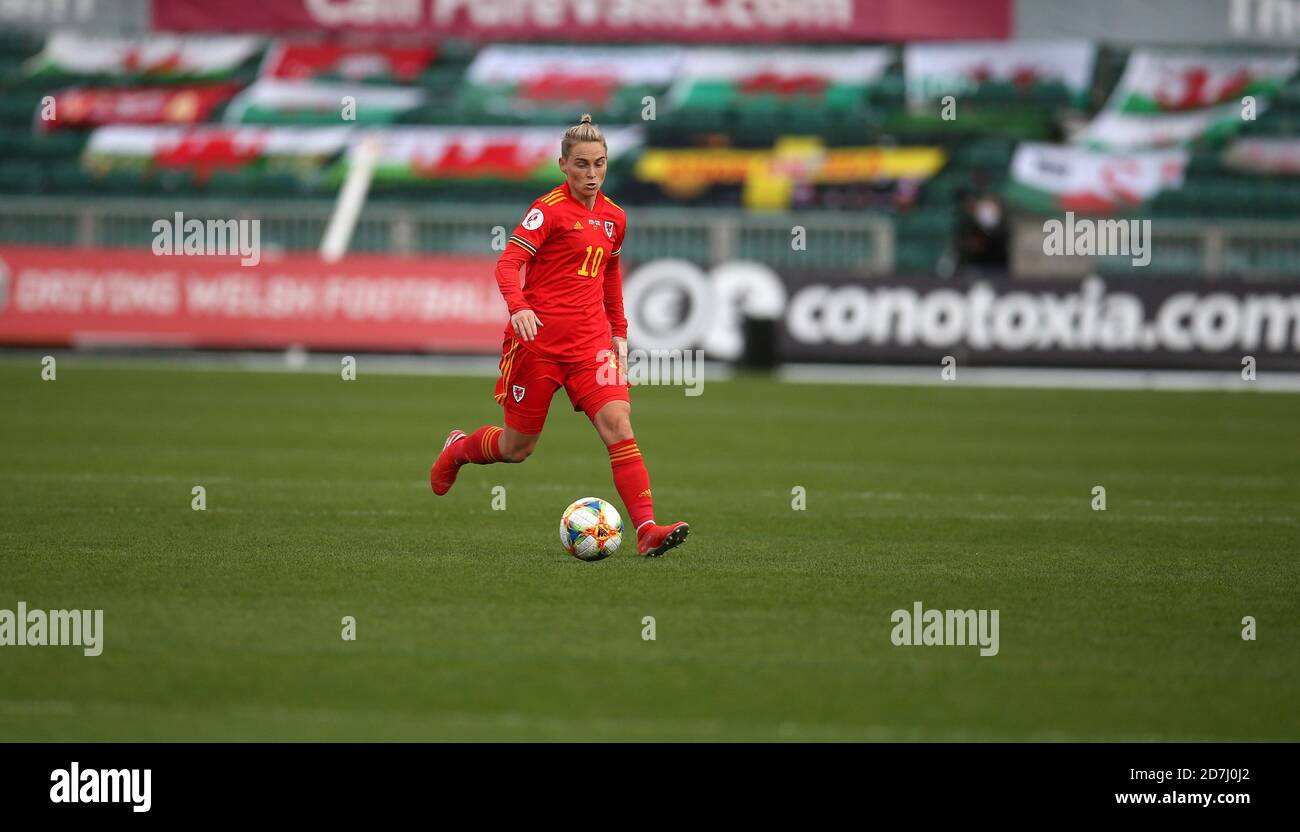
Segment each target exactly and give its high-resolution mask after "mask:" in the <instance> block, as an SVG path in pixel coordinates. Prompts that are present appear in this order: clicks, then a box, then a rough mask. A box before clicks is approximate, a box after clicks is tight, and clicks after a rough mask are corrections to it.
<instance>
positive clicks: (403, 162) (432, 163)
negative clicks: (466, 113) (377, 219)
mask: <svg viewBox="0 0 1300 832" xmlns="http://www.w3.org/2000/svg"><path fill="white" fill-rule="evenodd" d="M604 133H605V141H606V143H607V144H608V145H609V158H610V159H611V160H614V159H616V158H618V157H619V156H622V155H624V154H627V153H629V152H631V151H632V150H634V149H636V148H638V147H640V146H641V145H642V143H643V142H644V138H643V136H642V132H641V129H640V128H639V127H612V128H605V130H604ZM375 135H377V136H378V137H379V139H380V146H379V158H378V161H377V162H376V165H375V173H374V177H375V181H376V182H418V181H438V180H453V179H458V180H466V179H471V180H474V179H477V180H501V181H515V182H524V181H530V180H532V181H537V182H545V183H549V182H552V181H554V180H556V179H557V178H559V177H560V175H561V174H560V172H559V170H557V169H556V167H555V159H556V157H558V156H559V155H560V137H559V133H558V132H557V131H556V129H555V128H554V127H483V128H459V127H395V128H391V129H388V130H383V131H380V132H378V133H376V134H375ZM349 156H350V154H349ZM346 167H347V160H344V161H343V162H342V163H341V164H340V165H339V166H338V168H337V169H336V170H335V171H334V172H333V174H334V175H335V176H336V177H338V178H342V176H343V175H344V174H345V173H346Z"/></svg>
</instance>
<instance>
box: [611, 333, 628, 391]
mask: <svg viewBox="0 0 1300 832" xmlns="http://www.w3.org/2000/svg"><path fill="white" fill-rule="evenodd" d="M610 343H611V346H613V348H614V352H615V354H617V355H618V381H619V384H626V383H627V339H626V338H618V337H615V338H612V339H610Z"/></svg>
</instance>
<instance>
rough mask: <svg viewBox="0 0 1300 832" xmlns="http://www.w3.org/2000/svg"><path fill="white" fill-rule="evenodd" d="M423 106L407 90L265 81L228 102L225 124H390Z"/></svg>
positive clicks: (421, 96)
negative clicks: (409, 111)
mask: <svg viewBox="0 0 1300 832" xmlns="http://www.w3.org/2000/svg"><path fill="white" fill-rule="evenodd" d="M423 102H424V93H423V92H422V91H421V90H419V89H413V88H407V87H379V86H369V85H365V84H333V83H327V82H324V81H279V80H275V79H269V78H263V79H261V80H259V81H257V82H256V83H254V84H252V85H251V86H249V87H248V89H246V90H244V91H243V92H241V93H240V94H239V95H237V96H236V97H235V99H234V100H233V101H231V102H230V106H229V107H227V108H226V114H225V119H224V120H225V122H226V123H227V124H331V125H336V124H346V123H350V122H354V123H356V124H389V123H391V122H393V121H395V120H396V119H397V118H398V116H400V115H401V114H402V113H405V112H406V111H408V110H411V109H413V108H415V107H418V106H420V104H422V103H423Z"/></svg>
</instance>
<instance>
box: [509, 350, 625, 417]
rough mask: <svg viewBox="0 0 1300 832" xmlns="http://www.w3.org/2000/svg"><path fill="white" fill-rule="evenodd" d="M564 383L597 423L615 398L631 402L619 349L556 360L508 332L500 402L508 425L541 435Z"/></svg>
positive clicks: (572, 398) (578, 407) (573, 399)
mask: <svg viewBox="0 0 1300 832" xmlns="http://www.w3.org/2000/svg"><path fill="white" fill-rule="evenodd" d="M611 353H612V350H611ZM560 387H564V390H565V392H567V393H568V394H569V401H570V402H572V403H573V409H574V410H581V411H582V412H583V413H586V414H587V418H588V419H591V420H592V421H595V419H596V412H597V411H599V410H600V409H601V408H602V407H604V406H605V405H607V404H609V403H610V402H616V401H617V402H626V401H630V399H629V398H628V394H627V379H626V378H625V376H624V374H623V373H622V372H620V371H619V367H618V354H617V353H612V354H610V355H603V356H602V355H593V356H591V358H589V359H585V360H582V361H553V360H551V359H549V358H546V357H544V356H541V355H538V354H537V353H535V352H533V351H532V350H530V349H528V348H527V347H525V346H524V345H523V344H522V343H521V342H520V341H519V339H518V338H516V337H515V336H514V335H513V334H508V335H506V337H505V343H503V344H502V346H501V376H500V378H498V379H497V384H496V400H497V404H499V405H501V406H502V407H504V408H505V411H506V426H507V427H511V428H514V429H515V430H517V431H519V432H520V433H541V432H542V426H543V425H544V424H546V413H547V411H549V410H550V409H551V397H552V396H554V395H555V391H556V390H558V389H560Z"/></svg>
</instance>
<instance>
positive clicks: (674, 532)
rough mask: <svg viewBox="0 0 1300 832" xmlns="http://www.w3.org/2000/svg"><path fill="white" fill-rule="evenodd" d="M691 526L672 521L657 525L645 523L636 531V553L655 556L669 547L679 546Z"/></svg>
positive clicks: (649, 556) (643, 555)
mask: <svg viewBox="0 0 1300 832" xmlns="http://www.w3.org/2000/svg"><path fill="white" fill-rule="evenodd" d="M690 530H691V527H690V526H688V525H686V524H685V523H672V524H670V525H667V526H657V525H655V524H654V523H646V524H645V525H644V526H642V527H641V528H639V529H637V532H636V548H637V554H639V555H641V556H642V557H646V558H657V557H659V556H660V555H662V554H663V553H664V552H667V551H668V550H669V549H672V548H673V547H675V546H680V545H681V544H682V542H683V541H684V540H686V535H687V533H689V532H690Z"/></svg>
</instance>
